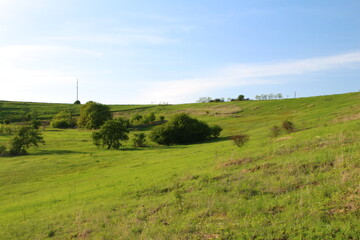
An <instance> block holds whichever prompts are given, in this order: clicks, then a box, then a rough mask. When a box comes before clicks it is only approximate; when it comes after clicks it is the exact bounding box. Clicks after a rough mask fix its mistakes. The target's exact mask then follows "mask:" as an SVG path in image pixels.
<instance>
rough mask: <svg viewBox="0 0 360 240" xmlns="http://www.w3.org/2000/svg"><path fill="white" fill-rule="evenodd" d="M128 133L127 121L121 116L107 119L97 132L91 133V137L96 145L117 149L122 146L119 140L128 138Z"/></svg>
mask: <svg viewBox="0 0 360 240" xmlns="http://www.w3.org/2000/svg"><path fill="white" fill-rule="evenodd" d="M128 133H129V130H128V129H127V122H126V121H125V120H124V119H122V118H118V119H115V120H107V121H106V122H105V123H104V124H103V125H102V126H101V128H100V130H99V131H98V132H94V133H93V135H92V138H93V141H94V144H95V145H96V146H98V147H106V148H107V149H119V148H120V147H121V146H122V144H121V143H120V141H123V140H128V139H129V137H128Z"/></svg>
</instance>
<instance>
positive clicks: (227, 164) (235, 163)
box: [220, 158, 252, 167]
mask: <svg viewBox="0 0 360 240" xmlns="http://www.w3.org/2000/svg"><path fill="white" fill-rule="evenodd" d="M249 162H252V159H251V158H241V159H235V160H230V161H228V162H225V163H222V164H221V165H220V167H231V166H238V165H242V164H244V163H249Z"/></svg>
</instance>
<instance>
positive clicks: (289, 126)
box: [282, 120, 295, 133]
mask: <svg viewBox="0 0 360 240" xmlns="http://www.w3.org/2000/svg"><path fill="white" fill-rule="evenodd" d="M282 127H283V128H284V129H285V131H286V132H287V133H292V132H295V125H294V123H292V122H290V121H288V120H286V121H283V123H282Z"/></svg>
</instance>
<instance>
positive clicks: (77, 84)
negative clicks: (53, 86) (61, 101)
mask: <svg viewBox="0 0 360 240" xmlns="http://www.w3.org/2000/svg"><path fill="white" fill-rule="evenodd" d="M76 101H79V80H78V79H76Z"/></svg>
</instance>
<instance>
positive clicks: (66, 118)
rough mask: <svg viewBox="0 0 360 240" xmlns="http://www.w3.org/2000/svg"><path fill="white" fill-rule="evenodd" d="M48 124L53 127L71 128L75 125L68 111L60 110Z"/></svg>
mask: <svg viewBox="0 0 360 240" xmlns="http://www.w3.org/2000/svg"><path fill="white" fill-rule="evenodd" d="M50 125H51V127H53V128H72V127H75V126H76V122H75V120H74V118H73V117H72V114H71V113H70V112H68V111H61V112H59V113H58V114H56V115H55V116H54V117H53V119H52V120H51V122H50Z"/></svg>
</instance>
